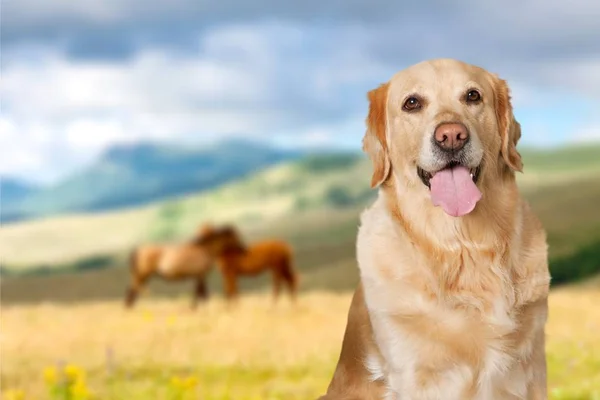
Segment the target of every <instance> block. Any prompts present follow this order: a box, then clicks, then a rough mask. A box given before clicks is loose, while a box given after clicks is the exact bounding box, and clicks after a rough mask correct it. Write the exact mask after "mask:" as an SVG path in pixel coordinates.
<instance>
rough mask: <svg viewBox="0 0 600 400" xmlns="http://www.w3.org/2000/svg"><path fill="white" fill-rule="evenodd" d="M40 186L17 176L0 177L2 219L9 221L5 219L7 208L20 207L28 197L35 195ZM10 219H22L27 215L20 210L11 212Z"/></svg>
mask: <svg viewBox="0 0 600 400" xmlns="http://www.w3.org/2000/svg"><path fill="white" fill-rule="evenodd" d="M39 190H40V188H39V187H38V186H36V185H34V184H31V183H27V182H24V181H22V180H20V179H17V178H10V177H2V178H1V179H0V214H1V218H0V221H1V222H2V223H5V222H7V220H6V219H5V214H6V213H5V210H6V209H7V208H9V209H10V208H11V207H18V206H19V205H20V204H21V203H23V202H25V201H27V199H28V198H30V197H31V196H33V195H35V194H36V193H37V192H38V191H39ZM9 217H12V218H8V220H9V221H10V220H15V219H21V218H23V217H25V215H22V214H21V213H20V212H19V211H18V210H16V209H15V211H14V212H12V213H11V214H9Z"/></svg>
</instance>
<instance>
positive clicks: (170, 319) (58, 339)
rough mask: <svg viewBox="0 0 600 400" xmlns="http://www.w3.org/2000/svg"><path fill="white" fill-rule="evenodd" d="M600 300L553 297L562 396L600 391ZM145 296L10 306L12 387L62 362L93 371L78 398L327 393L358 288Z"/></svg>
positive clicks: (39, 388) (43, 385) (556, 385)
mask: <svg viewBox="0 0 600 400" xmlns="http://www.w3.org/2000/svg"><path fill="white" fill-rule="evenodd" d="M282 300H283V299H282ZM598 302H600V290H599V289H598V287H597V285H591V284H588V285H578V286H572V287H564V288H560V289H556V290H554V291H553V292H552V295H551V296H550V319H549V323H548V343H547V351H548V369H549V388H550V393H551V395H550V398H551V399H557V400H558V399H581V400H583V399H589V400H593V399H600V342H599V341H598V340H597V332H598V331H599V330H600V309H599V308H598V307H597V304H598ZM141 304H142V305H141V306H140V307H139V308H138V309H137V310H134V311H133V312H126V311H125V310H123V309H122V307H121V304H120V302H115V301H101V302H92V303H86V304H82V305H73V306H70V307H68V308H66V307H60V306H57V305H52V304H44V305H32V306H17V307H7V308H5V309H3V311H2V327H3V328H2V329H3V332H4V333H5V334H3V338H2V349H3V354H2V358H3V367H2V388H3V392H4V394H5V395H6V394H7V393H10V392H8V391H7V390H8V389H13V390H22V391H23V393H24V397H23V399H50V398H52V397H50V396H49V392H50V388H51V387H52V386H53V385H56V382H57V381H56V379H57V378H56V376H54V375H53V372H52V368H59V369H61V368H62V369H64V366H67V372H69V373H71V374H73V375H76V376H77V374H85V375H86V376H85V380H84V381H83V382H82V383H80V387H79V389H77V390H75V391H74V392H75V394H76V396H75V397H74V398H78V399H131V400H137V399H206V400H213V399H214V400H217V399H218V400H225V399H235V400H254V399H265V400H270V399H298V400H309V399H316V398H317V397H318V396H319V395H320V394H322V393H324V391H325V390H326V388H327V385H328V383H329V379H330V378H331V374H332V373H333V369H334V367H335V363H336V361H337V357H338V354H339V350H340V346H341V338H342V335H343V330H344V327H345V322H346V321H345V320H346V315H347V309H348V306H349V304H350V294H348V293H341V294H334V293H331V292H318V291H317V292H312V293H309V294H304V295H303V296H301V297H300V299H299V302H298V303H297V304H296V305H295V306H294V305H292V304H291V303H290V302H289V301H287V300H283V301H281V302H280V303H278V304H276V305H273V303H272V301H271V299H270V297H269V296H267V295H260V294H256V295H248V296H245V297H244V298H243V299H242V301H241V302H240V304H239V305H238V307H237V308H236V309H232V310H227V309H226V308H225V305H224V303H223V302H222V301H221V300H220V299H219V300H214V301H212V302H210V303H209V304H207V305H205V306H204V307H202V308H200V309H199V310H197V312H190V311H189V309H188V308H187V302H186V301H185V300H183V299H173V300H147V301H145V302H144V303H141ZM32 332H36V333H32ZM69 365H71V366H70V367H69ZM69 368H70V369H71V371H69ZM81 386H82V387H81ZM12 393H13V394H14V393H15V392H12ZM5 398H7V399H8V398H10V397H5ZM13 398H15V399H16V398H17V397H13ZM54 398H61V397H54ZM62 398H67V397H62Z"/></svg>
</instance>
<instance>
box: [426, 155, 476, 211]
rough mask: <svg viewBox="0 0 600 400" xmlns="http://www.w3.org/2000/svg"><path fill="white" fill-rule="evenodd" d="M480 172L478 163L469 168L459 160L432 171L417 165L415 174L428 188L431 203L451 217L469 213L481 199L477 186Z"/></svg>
mask: <svg viewBox="0 0 600 400" xmlns="http://www.w3.org/2000/svg"><path fill="white" fill-rule="evenodd" d="M480 173H481V166H480V165H479V166H477V167H475V168H469V167H467V166H465V165H463V164H461V163H459V162H450V163H448V164H446V166H445V167H444V168H442V169H439V170H437V171H436V172H433V173H432V172H428V171H425V170H424V169H422V168H420V167H417V174H418V175H419V177H420V178H421V181H422V182H423V184H424V185H425V186H427V187H428V188H429V192H430V196H431V202H432V203H433V205H434V206H436V207H437V206H439V207H441V208H442V209H443V210H444V211H445V212H446V214H448V215H450V216H453V217H462V216H464V215H467V214H469V213H471V211H473V210H474V209H475V205H476V204H477V202H478V201H479V200H481V197H482V194H481V191H480V190H479V188H478V187H477V181H478V180H479V175H480Z"/></svg>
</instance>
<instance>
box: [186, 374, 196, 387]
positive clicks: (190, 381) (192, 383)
mask: <svg viewBox="0 0 600 400" xmlns="http://www.w3.org/2000/svg"><path fill="white" fill-rule="evenodd" d="M196 385H198V378H196V377H195V376H188V377H187V378H186V380H185V382H184V386H185V387H186V388H187V389H193V388H195V387H196Z"/></svg>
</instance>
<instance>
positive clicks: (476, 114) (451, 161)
mask: <svg viewBox="0 0 600 400" xmlns="http://www.w3.org/2000/svg"><path fill="white" fill-rule="evenodd" d="M368 98H369V113H368V117H367V120H366V123H367V131H366V133H365V136H364V139H363V150H364V151H365V152H366V153H367V154H368V155H369V157H370V159H371V160H372V162H373V176H372V179H371V186H372V187H378V186H380V185H382V184H384V183H385V182H386V181H387V180H388V179H389V178H390V177H391V176H393V175H395V176H396V178H397V181H398V182H401V184H403V185H406V186H407V187H411V188H415V187H419V189H420V190H422V191H429V192H430V193H429V194H430V196H431V200H432V203H433V205H434V206H441V207H442V208H443V209H444V211H445V212H446V213H447V214H449V215H452V216H456V217H458V216H462V215H466V214H468V213H470V212H471V211H472V210H473V209H474V208H475V206H476V204H477V202H478V201H479V200H480V199H481V198H482V195H484V194H485V188H486V185H487V184H489V183H491V182H493V181H494V180H495V179H501V178H502V177H504V176H507V174H508V176H514V171H521V170H522V163H521V157H520V155H519V153H518V151H517V149H516V145H517V142H518V140H519V138H520V136H521V128H520V125H519V123H518V122H517V121H516V120H515V118H514V116H513V112H512V106H511V102H510V95H509V88H508V86H507V84H506V82H505V81H504V80H502V79H500V78H498V77H497V76H496V75H493V74H491V73H489V72H487V71H485V70H484V69H482V68H479V67H476V66H473V65H469V64H466V63H463V62H460V61H456V60H451V59H439V60H432V61H427V62H423V63H419V64H416V65H414V66H412V67H409V68H407V69H405V70H403V71H401V72H399V73H397V74H396V75H394V76H393V77H392V79H391V80H390V81H389V82H387V83H385V84H382V85H381V86H379V87H378V88H376V89H374V90H371V91H370V92H369V93H368Z"/></svg>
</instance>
